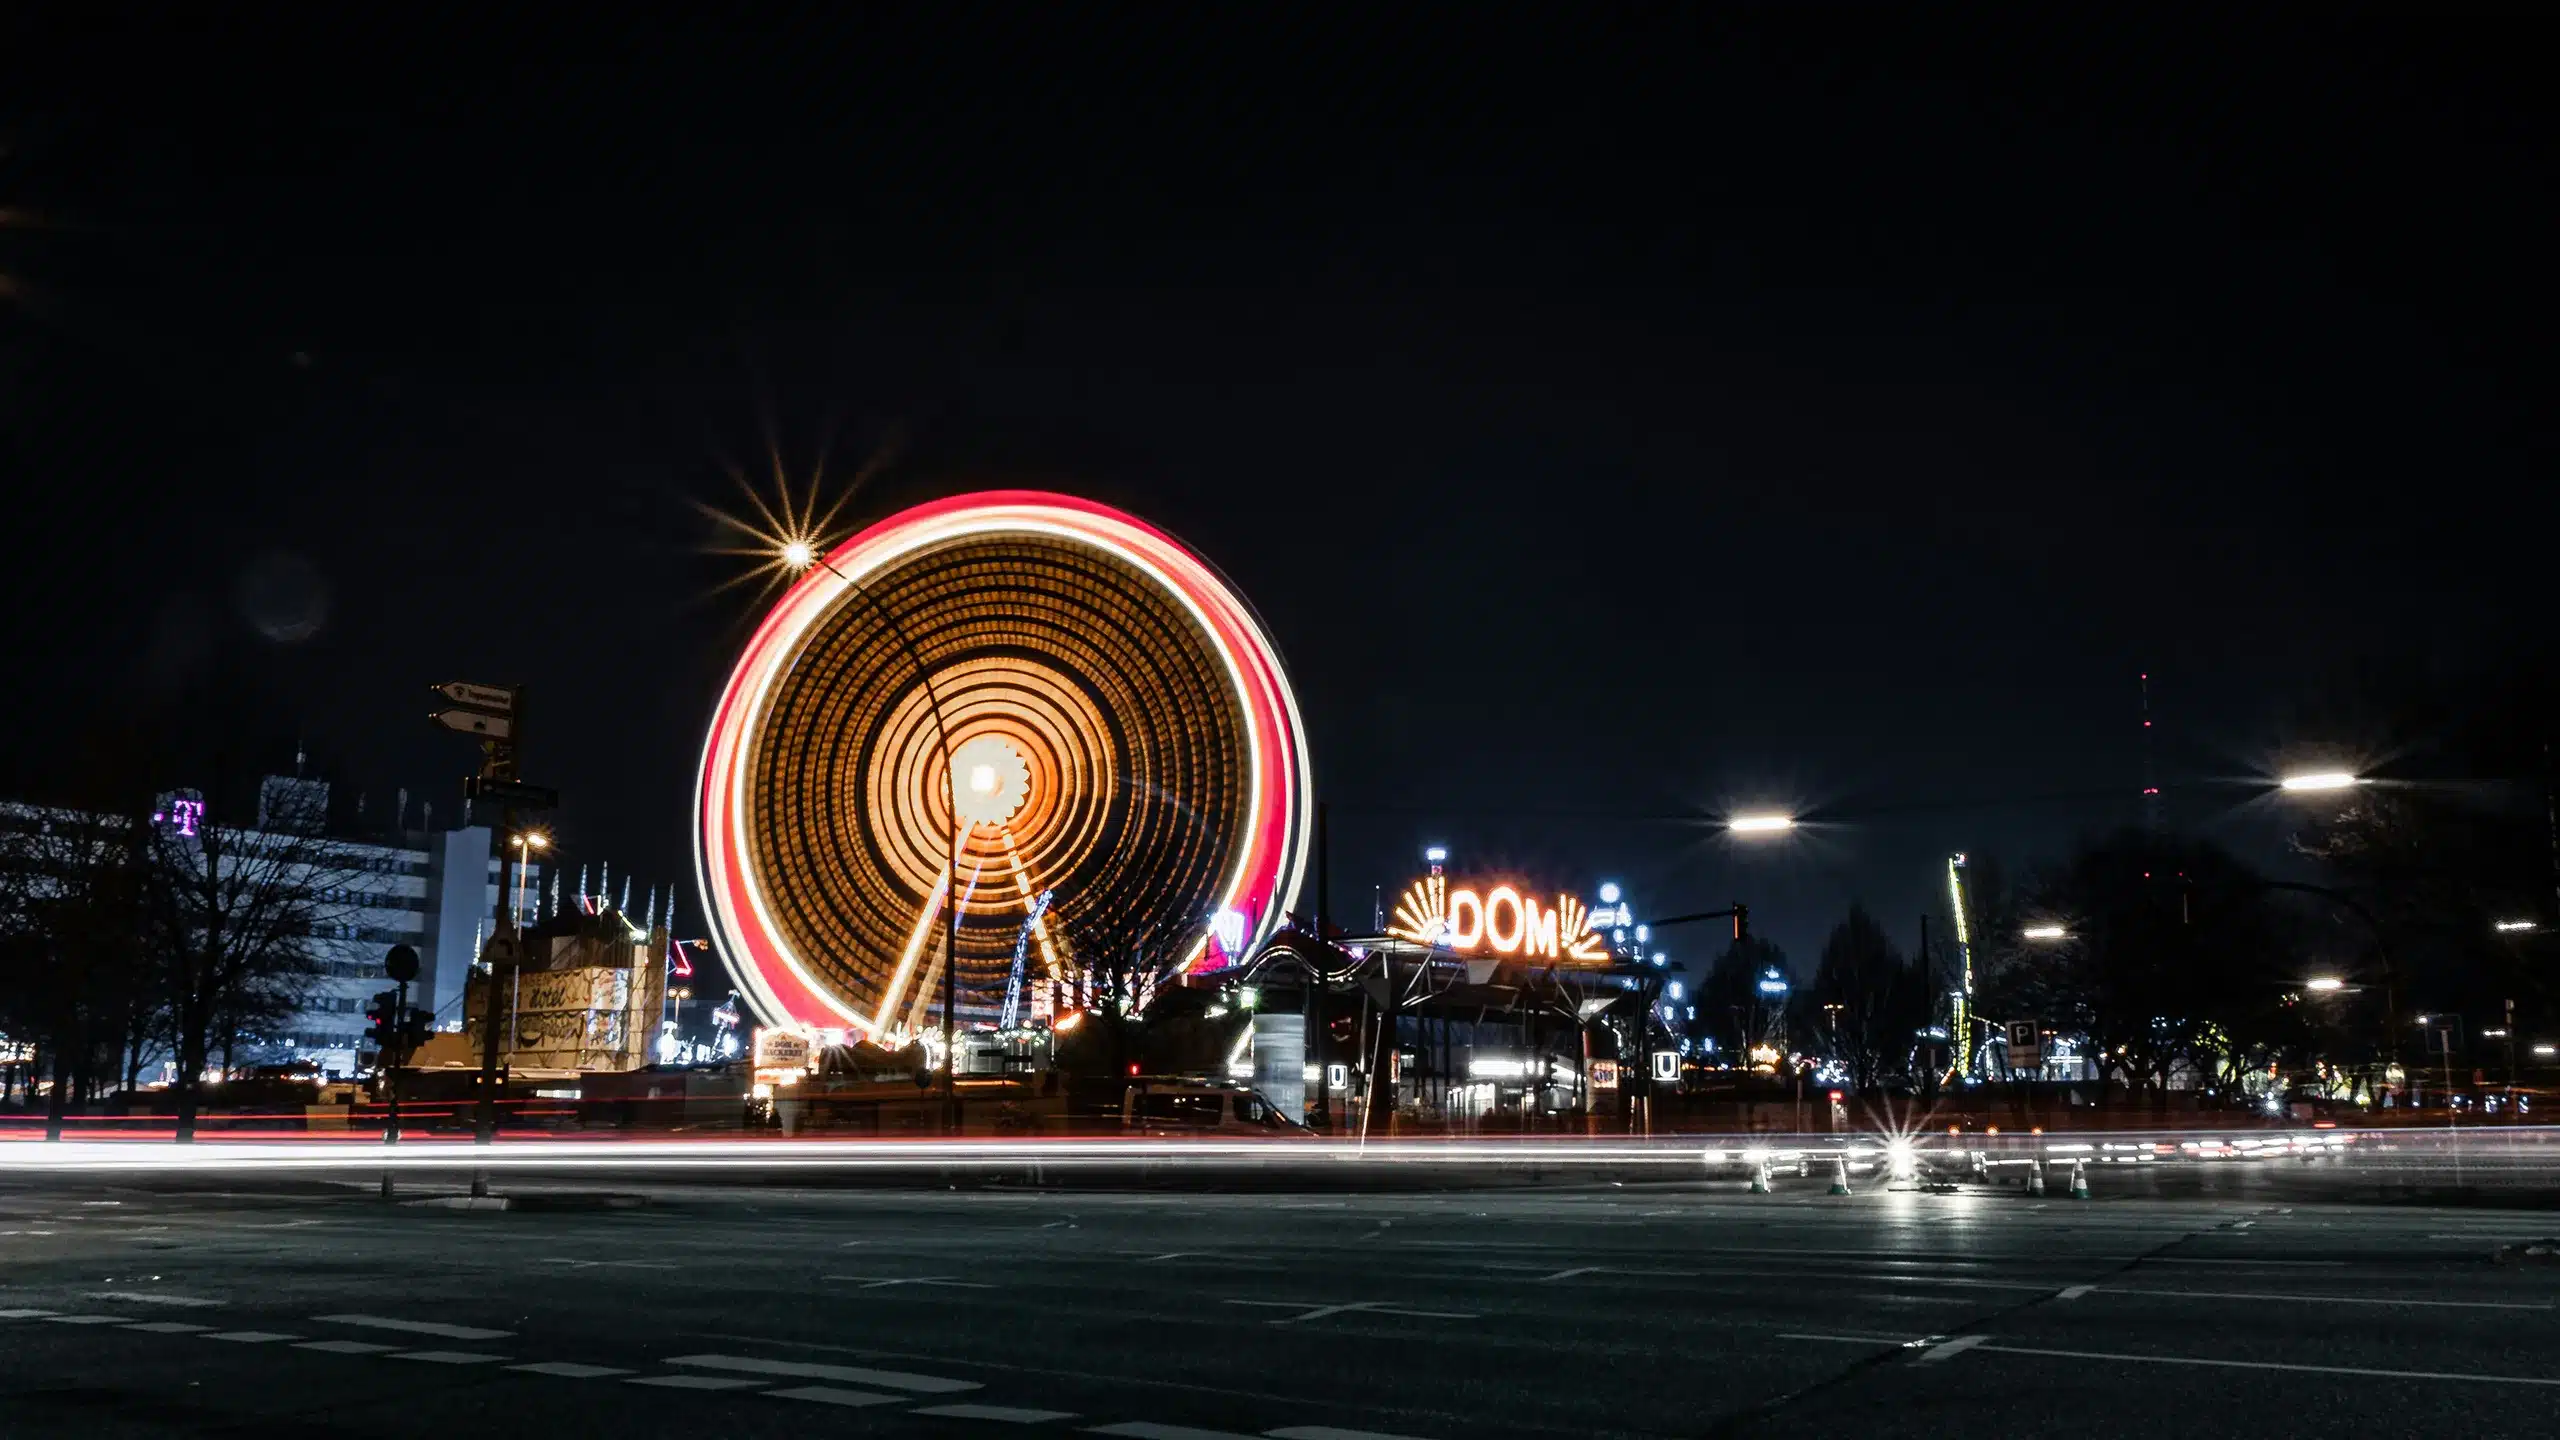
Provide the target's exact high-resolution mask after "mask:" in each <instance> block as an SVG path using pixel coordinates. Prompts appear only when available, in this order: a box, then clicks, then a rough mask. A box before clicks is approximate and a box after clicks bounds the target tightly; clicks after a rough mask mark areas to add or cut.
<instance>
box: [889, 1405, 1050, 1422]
mask: <svg viewBox="0 0 2560 1440" xmlns="http://www.w3.org/2000/svg"><path fill="white" fill-rule="evenodd" d="M908 1413H909V1414H913V1415H940V1416H943V1417H945V1418H947V1419H952V1420H1001V1421H1003V1422H1004V1423H1005V1424H1007V1425H1044V1424H1047V1423H1048V1422H1049V1421H1052V1420H1073V1419H1074V1418H1076V1417H1075V1413H1074V1412H1073V1411H1069V1410H1025V1409H1022V1408H1021V1407H1019V1406H1014V1405H927V1406H924V1407H922V1408H920V1409H916V1410H912V1411H909V1412H908Z"/></svg>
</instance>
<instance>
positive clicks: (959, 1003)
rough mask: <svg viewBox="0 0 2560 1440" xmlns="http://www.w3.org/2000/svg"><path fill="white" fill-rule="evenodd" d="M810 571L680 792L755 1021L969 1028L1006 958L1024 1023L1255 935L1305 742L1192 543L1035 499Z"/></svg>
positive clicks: (1285, 859) (932, 527)
mask: <svg viewBox="0 0 2560 1440" xmlns="http://www.w3.org/2000/svg"><path fill="white" fill-rule="evenodd" d="M808 561H809V563H808V565H807V568H806V570H805V572H804V573H803V574H802V575H801V577H800V578H799V579H798V580H797V581H796V582H794V583H793V584H792V586H791V587H790V589H789V590H788V591H786V592H785V593H784V594H783V596H782V598H781V599H780V601H779V602H777V603H776V604H775V606H774V607H773V609H772V611H771V612H770V613H769V614H767V615H766V616H765V618H764V620H763V622H762V623H761V624H760V625H759V626H758V627H757V629H756V631H755V634H754V636H753V638H752V639H751V640H750V641H749V642H748V643H747V646H746V649H745V652H744V653H743V654H742V655H741V656H740V658H739V660H738V664H737V668H736V670H735V671H734V672H733V673H732V674H731V676H730V679H729V683H728V686H727V688H726V689H725V690H724V692H723V693H722V695H721V697H720V703H719V707H718V709H717V711H716V712H715V713H714V715H713V719H712V724H711V730H710V734H709V736H708V737H707V738H706V740H705V743H704V745H703V751H702V769H701V776H700V782H699V786H698V789H697V791H696V802H695V803H696V810H695V827H694V842H695V865H696V869H697V873H698V875H699V878H700V881H701V885H702V890H703V894H704V895H705V897H706V898H707V900H708V902H709V908H710V912H711V920H712V927H711V929H712V935H713V938H714V941H715V943H716V944H717V945H718V946H719V949H720V952H721V955H722V957H723V958H724V959H725V960H726V961H727V962H728V965H729V967H730V971H731V973H732V974H734V975H735V976H737V978H738V982H739V988H740V990H741V991H742V992H743V994H744V995H745V997H746V999H747V1002H748V1004H749V1005H750V1006H752V1007H753V1009H754V1010H755V1012H756V1013H757V1015H758V1016H759V1017H761V1018H762V1019H763V1020H764V1021H765V1023H766V1024H768V1025H772V1026H792V1027H798V1028H803V1029H809V1030H816V1031H822V1032H823V1031H831V1030H841V1031H845V1032H849V1033H851V1034H854V1035H860V1036H866V1037H869V1038H872V1039H874V1040H878V1041H880V1042H882V1043H886V1044H891V1045H893V1046H894V1045H899V1044H903V1043H905V1041H906V1040H908V1039H910V1038H913V1037H918V1036H926V1035H931V1034H933V1032H935V1031H936V1030H937V1029H938V1028H940V1027H941V1026H943V1025H947V1024H949V1023H950V1019H949V1017H948V1014H947V1012H956V1013H957V1014H958V1015H959V1016H960V1017H964V1018H966V1019H968V1020H970V1021H973V1022H982V1023H984V1024H988V1025H992V1024H995V1023H996V1022H997V1020H998V1018H999V1016H1000V1015H1001V1014H1002V1013H1003V1011H1004V1010H1005V1009H1006V1000H1007V995H1008V992H1009V991H1014V990H1015V986H1016V984H1017V981H1016V980H1015V976H1016V973H1017V971H1016V963H1017V962H1016V958H1015V957H1016V955H1017V953H1020V952H1023V951H1027V954H1026V956H1025V961H1024V968H1025V970H1026V971H1027V972H1028V973H1027V975H1026V976H1025V978H1026V979H1028V981H1029V982H1030V984H1029V985H1028V986H1027V987H1026V988H1025V989H1024V990H1022V991H1019V992H1016V995H1015V998H1014V1002H1013V1003H1014V1005H1015V1006H1016V1007H1018V1009H1017V1013H1018V1014H1019V1013H1020V1012H1022V1011H1028V1012H1029V1016H1038V1015H1041V1014H1042V1012H1044V1011H1046V1010H1048V1009H1049V1008H1050V1007H1051V1006H1052V1005H1055V1004H1058V1003H1061V1001H1062V1000H1063V999H1064V998H1065V997H1068V996H1073V995H1076V994H1079V993H1080V988H1079V987H1080V986H1081V985H1082V984H1083V982H1084V980H1085V979H1086V978H1087V977H1088V976H1090V975H1091V974H1092V972H1094V971H1095V970H1096V969H1098V968H1108V967H1120V968H1121V969H1123V970H1129V971H1143V974H1142V975H1139V976H1137V977H1136V978H1138V980H1139V983H1140V990H1141V993H1143V991H1144V989H1145V988H1146V987H1148V986H1151V985H1152V984H1153V983H1155V982H1157V981H1160V980H1163V979H1167V978H1170V977H1172V976H1174V975H1178V974H1180V973H1182V972H1185V971H1190V970H1200V969H1213V968H1220V967H1223V966H1225V965H1228V964H1231V963H1235V962H1236V961H1239V960H1241V959H1243V958H1244V957H1246V956H1247V955H1249V954H1251V953H1253V952H1254V951H1255V950H1257V949H1258V948H1259V947H1260V946H1261V944H1262V943H1263V941H1264V940H1265V939H1267V938H1268V937H1269V936H1270V934H1271V932H1272V931H1273V930H1274V929H1276V928H1277V927H1278V926H1279V925H1280V923H1281V921H1282V918H1283V917H1284V916H1285V915H1286V913H1287V911H1288V909H1289V907H1290V906H1291V904H1293V903H1294V901H1295V899H1296V895H1297V890H1298V885H1299V880H1300V877H1301V874H1302V872H1303V870H1304V868H1305V864H1306V859H1307V855H1308V850H1309V844H1310V840H1311V831H1312V826H1313V807H1312V805H1311V804H1310V800H1309V797H1310V788H1309V778H1308V765H1307V751H1306V736H1305V730H1304V727H1303V725H1302V724H1301V723H1300V720H1299V715H1298V707H1297V702H1296V699H1295V698H1294V697H1293V696H1292V695H1291V693H1290V690H1289V684H1288V679H1287V677H1286V675H1285V674H1283V672H1282V670H1281V666H1280V658H1279V655H1278V653H1277V652H1276V650H1275V649H1274V648H1273V647H1272V645H1271V642H1270V640H1269V638H1268V637H1267V636H1266V635H1265V634H1264V631H1263V628H1262V625H1261V623H1260V621H1259V620H1258V619H1257V618H1256V617H1255V616H1254V614H1253V613H1252V611H1251V609H1250V608H1249V607H1248V606H1247V605H1246V604H1245V602H1244V601H1243V599H1242V598H1241V597H1239V596H1238V595H1237V594H1236V593H1235V592H1234V591H1233V590H1232V589H1231V588H1230V587H1229V586H1228V585H1227V584H1226V583H1225V581H1224V580H1223V579H1222V578H1221V577H1220V576H1219V575H1218V574H1217V573H1216V571H1214V570H1213V569H1212V568H1211V567H1210V566H1209V565H1208V564H1207V563H1206V562H1205V561H1203V560H1201V559H1200V558H1199V557H1198V556H1196V555H1194V554H1193V553H1192V552H1191V551H1189V550H1188V549H1186V548H1184V547H1183V546H1182V545H1181V544H1180V543H1179V542H1177V541H1176V540H1174V539H1173V538H1172V537H1171V536H1168V535H1166V534H1165V533H1164V532H1162V531H1160V530H1157V529H1155V528H1154V527H1152V526H1149V525H1147V524H1146V523H1145V522H1143V521H1140V520H1138V519H1135V518H1133V517H1131V516H1128V515H1125V514H1122V513H1120V512H1119V511H1116V510H1112V509H1109V508H1107V507H1105V506H1101V505H1097V504H1094V503H1092V502H1090V501H1086V500H1080V499H1077V498H1074V497H1072V496H1067V495H1055V494H1044V493H1040V492H1034V491H994V492H987V493H981V494H971V495H961V496H955V497H953V498H950V499H947V500H939V501H935V502H932V503H930V504H926V505H920V506H917V507H915V508H913V509H910V510H907V511H904V512H901V513H899V514H897V515H893V516H891V517H889V518H888V519H886V520H883V521H881V522H879V523H878V524H876V525H873V526H872V527H870V528H869V529H867V530H864V531H863V532H861V533H860V534H858V535H855V536H853V537H852V538H851V539H849V540H846V541H844V542H843V543H842V544H840V545H836V546H834V547H833V548H832V549H830V550H826V551H824V552H823V553H819V552H818V551H816V550H815V549H812V550H810V551H809V552H808ZM955 895H956V905H955V900H954V897H955ZM1044 902H1045V903H1044ZM955 909H956V916H955ZM947 967H948V968H947ZM1123 993H1125V992H1123ZM1025 1002H1031V1003H1028V1004H1026V1003H1025ZM1029 1016H1024V1017H1023V1018H1029Z"/></svg>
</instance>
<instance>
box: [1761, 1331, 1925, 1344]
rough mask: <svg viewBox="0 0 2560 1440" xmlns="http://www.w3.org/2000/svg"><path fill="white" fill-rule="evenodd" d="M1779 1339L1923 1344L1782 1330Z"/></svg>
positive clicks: (1888, 1337) (1901, 1339) (1897, 1337)
mask: <svg viewBox="0 0 2560 1440" xmlns="http://www.w3.org/2000/svg"><path fill="white" fill-rule="evenodd" d="M1778 1338H1779V1339H1781V1340H1823V1341H1828V1342H1830V1343H1831V1344H1834V1345H1917V1344H1919V1343H1921V1342H1920V1341H1917V1340H1910V1339H1905V1338H1904V1337H1902V1336H1900V1335H1812V1334H1807V1333H1805V1332H1803V1331H1800V1330H1782V1331H1780V1332H1778Z"/></svg>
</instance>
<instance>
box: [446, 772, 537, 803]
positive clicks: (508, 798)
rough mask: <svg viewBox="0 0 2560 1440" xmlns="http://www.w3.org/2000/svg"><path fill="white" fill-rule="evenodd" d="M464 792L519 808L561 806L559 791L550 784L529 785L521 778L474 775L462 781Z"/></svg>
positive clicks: (471, 795)
mask: <svg viewBox="0 0 2560 1440" xmlns="http://www.w3.org/2000/svg"><path fill="white" fill-rule="evenodd" d="M462 793H463V794H464V795H465V796H468V797H469V798H471V799H473V800H486V801H488V802H489V803H491V804H493V805H512V806H515V807H516V808H517V809H519V810H557V809H559V808H560V792H559V791H557V790H554V789H552V788H551V787H550V786H548V785H527V784H525V783H524V782H523V781H521V780H491V779H487V778H485V777H482V776H478V775H474V776H472V777H470V778H469V779H466V780H464V781H463V782H462Z"/></svg>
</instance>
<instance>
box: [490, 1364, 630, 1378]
mask: <svg viewBox="0 0 2560 1440" xmlns="http://www.w3.org/2000/svg"><path fill="white" fill-rule="evenodd" d="M507 1368H508V1369H510V1370H521V1371H523V1372H524V1373H526V1374H527V1375H557V1376H559V1377H560V1378H561V1379H563V1380H601V1379H603V1378H604V1377H605V1376H607V1375H628V1374H630V1373H631V1372H630V1371H628V1370H623V1369H619V1368H617V1367H615V1366H612V1365H580V1364H578V1363H576V1362H575V1361H570V1360H537V1361H535V1362H533V1363H532V1364H530V1365H510V1366H508V1367H507Z"/></svg>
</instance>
